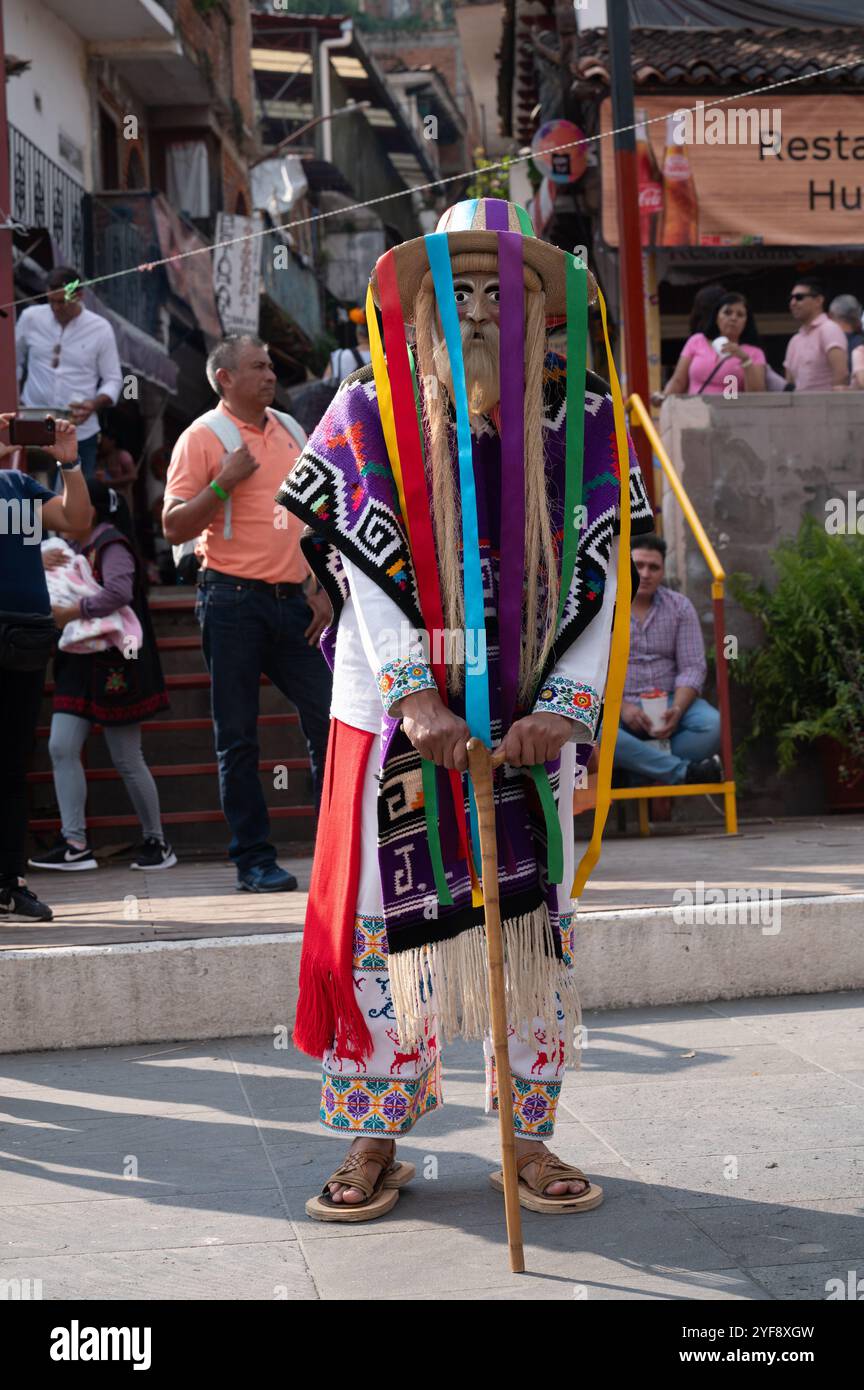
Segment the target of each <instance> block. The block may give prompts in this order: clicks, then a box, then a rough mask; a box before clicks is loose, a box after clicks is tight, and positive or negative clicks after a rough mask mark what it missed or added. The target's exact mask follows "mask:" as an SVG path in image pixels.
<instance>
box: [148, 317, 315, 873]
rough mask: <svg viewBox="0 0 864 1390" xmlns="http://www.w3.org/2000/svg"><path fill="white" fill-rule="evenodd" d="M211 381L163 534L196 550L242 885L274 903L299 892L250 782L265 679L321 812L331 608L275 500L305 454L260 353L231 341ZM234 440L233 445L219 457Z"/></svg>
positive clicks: (174, 462) (182, 445) (219, 749)
mask: <svg viewBox="0 0 864 1390" xmlns="http://www.w3.org/2000/svg"><path fill="white" fill-rule="evenodd" d="M207 378H208V380H209V382H210V385H211V386H212V387H213V390H214V391H215V392H216V394H217V395H218V396H219V397H220V401H219V405H218V407H217V410H216V412H214V416H215V417H217V418H215V419H214V423H213V425H210V424H208V423H207V416H202V417H201V419H199V420H196V421H195V422H194V424H192V425H190V426H189V428H188V429H187V430H186V431H184V433H183V434H182V435H181V436H180V438H179V439H178V441H177V443H176V445H175V446H174V452H173V454H172V456H171V466H170V468H169V470H168V477H167V481H166V484H165V508H164V512H163V518H162V526H163V530H164V533H165V537H166V539H167V540H168V541H170V542H171V543H172V544H173V545H177V544H180V543H181V542H183V541H188V540H192V539H194V538H195V537H199V538H200V539H199V543H198V547H197V550H198V553H199V555H200V556H201V560H202V569H201V572H200V574H199V580H198V582H199V586H200V587H199V599H198V604H197V607H196V616H197V618H198V621H199V623H200V624H201V631H202V638H203V647H204V658H205V660H206V662H207V667H208V669H209V671H210V678H211V690H212V709H213V728H214V733H215V736H216V756H217V759H218V763H219V790H220V795H221V798H222V809H223V811H224V813H225V818H226V820H227V821H228V824H229V826H230V827H231V832H232V838H231V848H230V853H231V858H232V859H233V861H234V863H235V865H236V866H237V887H238V889H239V890H242V891H245V892H252V893H276V892H283V891H285V890H290V889H294V888H296V887H297V880H296V879H295V878H294V876H293V874H289V873H288V872H287V871H286V870H285V869H282V868H280V866H279V865H278V864H277V863H276V851H275V849H274V847H273V846H272V845H271V844H270V843H269V834H270V818H269V816H268V814H267V805H266V803H265V800H264V794H263V792H262V790H261V784H260V781H259V778H258V692H259V687H260V678H261V675H262V673H263V674H264V675H266V676H268V677H269V678H270V680H271V681H272V682H273V684H274V685H275V686H277V687H278V688H279V690H281V691H282V693H283V695H286V696H287V697H288V699H289V700H291V701H292V703H293V704H294V705H296V707H297V711H298V713H299V715H300V723H301V725H302V728H303V733H304V735H305V737H306V742H307V744H308V747H309V756H310V760H311V764H312V776H313V780H314V783H315V797H316V803H317V802H318V800H319V799H320V788H321V776H322V773H323V770H324V756H325V752H326V748H327V735H328V730H329V709H330V672H329V670H328V667H327V663H326V662H325V660H324V658H323V656H322V655H321V653H320V651H319V650H318V639H319V638H320V636H321V632H322V630H323V628H324V627H325V626H326V624H327V622H328V620H329V616H330V601H329V599H328V598H327V596H326V594H325V593H324V591H323V589H321V588H320V586H319V585H318V583H317V581H316V580H315V578H314V577H313V576H312V575H311V574H310V571H309V566H308V565H307V564H306V561H305V559H304V558H303V555H302V553H301V551H300V534H301V532H302V530H303V523H302V522H301V521H299V520H298V519H297V518H295V517H293V516H290V515H289V516H288V524H287V525H286V524H285V517H286V515H287V514H286V513H285V512H284V510H283V508H282V507H277V506H276V504H275V502H274V498H275V496H276V492H277V491H278V489H279V487H280V486H281V484H282V480H283V479H284V478H285V475H286V473H288V472H290V470H291V468H292V467H293V465H294V462H295V460H296V459H297V457H298V455H299V452H300V449H299V446H298V443H297V441H296V440H295V439H294V438H293V437H292V435H291V433H290V432H289V431H288V430H287V429H286V428H285V427H284V426H283V425H282V424H281V423H280V422H279V420H278V418H276V417H274V416H273V415H272V414H271V413H269V412H268V409H267V408H268V406H270V405H271V404H272V402H273V397H274V394H275V390H276V374H275V372H274V371H273V366H272V363H271V361H270V355H269V353H268V351H267V348H266V346H265V344H264V343H262V342H261V341H260V339H258V338H254V337H248V336H244V337H235V338H226V339H225V340H224V341H223V342H221V343H220V344H219V345H218V346H217V347H216V348H214V349H213V351H212V352H211V353H210V356H209V357H208V359H207ZM223 416H224V417H225V419H224V420H223V419H222V418H221V417H223ZM217 429H218V431H219V433H217V432H216V430H217ZM220 433H221V435H222V436H223V438H221V439H220V437H219V434H220ZM232 436H233V438H234V440H237V439H239V441H240V444H239V447H236V448H232V449H226V444H225V442H224V440H225V439H226V438H227V439H230V438H231V437H232Z"/></svg>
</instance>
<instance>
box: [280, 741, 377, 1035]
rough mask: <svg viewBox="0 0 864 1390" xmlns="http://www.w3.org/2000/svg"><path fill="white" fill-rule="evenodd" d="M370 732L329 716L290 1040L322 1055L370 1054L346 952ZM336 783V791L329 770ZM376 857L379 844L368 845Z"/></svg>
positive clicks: (349, 952) (349, 948) (354, 898)
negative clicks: (330, 1052) (332, 1049)
mask: <svg viewBox="0 0 864 1390" xmlns="http://www.w3.org/2000/svg"><path fill="white" fill-rule="evenodd" d="M374 739H375V735H374V734H370V733H367V732H366V731H365V730H364V729H355V728H352V727H351V725H349V724H342V723H341V722H340V721H339V720H338V719H333V720H331V721H330V738H329V742H328V744H327V762H326V770H325V775H324V793H323V796H322V798H321V811H320V814H319V818H318V833H317V836H316V840H315V857H314V859H313V861H312V879H311V882H310V884H309V902H308V905H307V908H306V922H305V926H304V929H303V954H302V956H301V960H300V998H299V1001H298V1004H297V1021H296V1023H295V1025H294V1042H295V1044H296V1045H297V1047H299V1049H300V1051H301V1052H307V1053H309V1055H310V1056H312V1057H319V1058H320V1057H321V1056H322V1054H323V1052H324V1050H325V1048H329V1047H335V1049H336V1051H337V1053H338V1054H339V1055H340V1056H342V1057H351V1056H356V1057H358V1058H359V1057H361V1056H371V1054H372V1037H371V1034H370V1032H369V1028H368V1026H367V1024H366V1020H365V1018H364V1017H363V1013H362V1011H361V1009H360V1007H359V1006H358V1004H357V1000H356V997H355V993H354V974H353V970H352V968H351V967H352V950H353V941H354V918H355V914H356V911H357V890H358V887H359V884H360V831H361V820H362V817H361V810H362V804H363V784H364V780H365V777H366V764H367V762H368V760H369V749H370V748H371V746H372V743H373V741H374ZM337 767H338V769H339V786H338V790H337V792H336V794H335V796H334V786H333V781H334V773H335V769H336V768H337ZM374 848H375V852H376V855H377V845H376V846H375V847H374Z"/></svg>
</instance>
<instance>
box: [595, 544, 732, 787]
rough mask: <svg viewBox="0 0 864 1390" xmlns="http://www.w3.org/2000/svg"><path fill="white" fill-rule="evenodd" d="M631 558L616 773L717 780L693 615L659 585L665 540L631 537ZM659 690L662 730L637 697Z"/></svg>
mask: <svg viewBox="0 0 864 1390" xmlns="http://www.w3.org/2000/svg"><path fill="white" fill-rule="evenodd" d="M632 554H633V563H634V564H635V566H636V568H637V570H638V571H639V590H638V592H637V593H636V595H635V596H634V599H633V607H632V613H631V619H630V661H629V664H628V667H627V681H626V683H625V686H624V702H623V704H622V706H621V726H620V728H619V730H618V738H617V741H616V744H615V767H616V768H619V769H622V770H624V771H626V772H628V773H633V774H635V777H636V784H637V785H638V784H640V783H648V782H666V783H675V782H720V781H722V777H723V772H722V766H721V763H720V759H719V757H718V756H717V753H718V750H719V748H720V715H719V714H718V713H717V710H716V709H714V707H713V705H709V704H708V702H707V700H703V699H702V698H701V694H700V692H701V690H702V686H703V684H704V681H705V669H706V668H705V643H704V642H703V640H702V633H701V631H700V628H699V619H698V617H697V615H696V609H695V608H694V607H693V604H692V603H691V602H690V600H689V598H685V597H684V595H683V594H679V593H676V592H675V591H674V590H673V589H667V588H666V586H665V585H664V583H663V579H664V577H665V561H666V542H665V541H664V540H662V539H661V537H660V536H653V535H651V536H638V537H636V538H635V539H634V542H633V547H632ZM661 692H662V693H663V694H665V696H666V711H665V713H664V714H663V715H662V716H661V719H660V722H659V724H656V723H655V724H652V722H651V720H650V719H649V718H648V715H647V714H646V712H645V710H644V709H643V707H642V703H641V699H640V697H641V696H643V695H647V694H649V693H650V694H654V695H657V694H659V693H661Z"/></svg>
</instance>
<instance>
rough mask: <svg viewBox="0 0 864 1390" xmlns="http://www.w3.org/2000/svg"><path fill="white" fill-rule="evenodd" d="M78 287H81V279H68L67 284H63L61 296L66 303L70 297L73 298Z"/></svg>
mask: <svg viewBox="0 0 864 1390" xmlns="http://www.w3.org/2000/svg"><path fill="white" fill-rule="evenodd" d="M80 288H81V281H80V280H70V281H69V283H68V285H64V286H63V298H64V301H65V302H66V303H67V304H68V303H69V300H70V299H72V298H74V296H75V295H76V294H77V293H78V291H79V290H80Z"/></svg>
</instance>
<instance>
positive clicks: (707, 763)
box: [684, 753, 723, 782]
mask: <svg viewBox="0 0 864 1390" xmlns="http://www.w3.org/2000/svg"><path fill="white" fill-rule="evenodd" d="M684 781H685V782H722V781H723V764H722V763H721V761H720V758H719V757H718V755H717V754H716V753H715V754H714V756H713V757H711V758H702V759H701V761H700V762H698V763H688V764H687V775H686V777H685V778H684Z"/></svg>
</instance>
